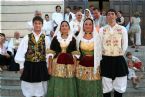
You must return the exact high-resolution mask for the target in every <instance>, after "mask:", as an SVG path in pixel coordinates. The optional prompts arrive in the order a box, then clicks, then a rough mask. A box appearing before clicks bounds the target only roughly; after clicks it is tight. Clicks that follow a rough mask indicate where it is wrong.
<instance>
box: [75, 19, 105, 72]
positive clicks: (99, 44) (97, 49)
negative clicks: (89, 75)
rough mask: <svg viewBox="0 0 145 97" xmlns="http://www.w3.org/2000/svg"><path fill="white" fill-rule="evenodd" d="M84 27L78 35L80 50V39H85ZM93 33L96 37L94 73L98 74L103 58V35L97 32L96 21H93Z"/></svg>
mask: <svg viewBox="0 0 145 97" xmlns="http://www.w3.org/2000/svg"><path fill="white" fill-rule="evenodd" d="M91 20H92V19H91ZM85 21H86V20H85ZM85 21H84V22H85ZM83 25H84V24H83ZM83 27H84V26H83ZM83 27H82V28H81V31H80V33H79V35H78V37H77V47H78V50H79V45H80V41H81V40H82V39H83V36H84V34H85V32H84V30H83ZM92 34H93V38H94V74H96V73H97V72H98V70H99V66H100V61H101V59H102V42H101V37H100V35H99V33H98V32H97V30H96V28H95V25H94V23H93V32H92Z"/></svg>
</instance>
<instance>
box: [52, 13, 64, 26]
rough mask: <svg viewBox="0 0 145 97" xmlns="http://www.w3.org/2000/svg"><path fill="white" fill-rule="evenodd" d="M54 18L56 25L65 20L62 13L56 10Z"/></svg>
mask: <svg viewBox="0 0 145 97" xmlns="http://www.w3.org/2000/svg"><path fill="white" fill-rule="evenodd" d="M52 20H53V22H54V27H55V26H57V25H59V24H60V23H61V21H63V15H62V13H58V12H55V13H53V14H52Z"/></svg>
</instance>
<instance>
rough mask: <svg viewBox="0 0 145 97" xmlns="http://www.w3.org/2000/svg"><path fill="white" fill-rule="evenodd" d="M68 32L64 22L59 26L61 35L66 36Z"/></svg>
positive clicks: (67, 26)
mask: <svg viewBox="0 0 145 97" xmlns="http://www.w3.org/2000/svg"><path fill="white" fill-rule="evenodd" d="M69 30H70V28H69V25H68V24H67V23H66V22H63V23H62V24H61V26H60V32H61V33H62V34H68V32H69Z"/></svg>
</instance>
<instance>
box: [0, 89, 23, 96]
mask: <svg viewBox="0 0 145 97" xmlns="http://www.w3.org/2000/svg"><path fill="white" fill-rule="evenodd" d="M0 91H1V96H13V97H16V96H17V97H24V96H23V94H22V91H21V89H20V86H0Z"/></svg>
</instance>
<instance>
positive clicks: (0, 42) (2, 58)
mask: <svg viewBox="0 0 145 97" xmlns="http://www.w3.org/2000/svg"><path fill="white" fill-rule="evenodd" d="M5 38H6V37H5V34H4V33H0V72H2V71H3V69H7V67H8V65H9V64H8V62H9V61H10V60H9V59H10V55H9V54H8V53H7V50H6V48H5V46H4V43H5ZM4 67H6V68H4Z"/></svg>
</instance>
